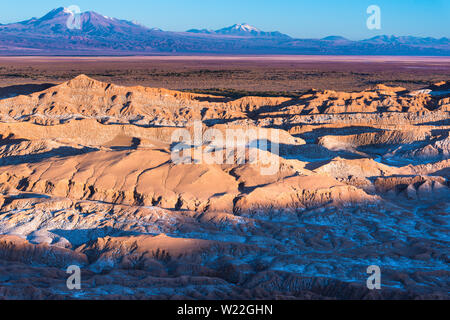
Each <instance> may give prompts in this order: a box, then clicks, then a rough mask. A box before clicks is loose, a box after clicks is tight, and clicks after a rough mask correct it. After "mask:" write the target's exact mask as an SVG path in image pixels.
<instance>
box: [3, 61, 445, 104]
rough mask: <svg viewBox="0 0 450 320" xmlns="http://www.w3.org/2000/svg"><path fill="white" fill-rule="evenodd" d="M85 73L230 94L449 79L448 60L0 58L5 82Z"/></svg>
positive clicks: (418, 83) (416, 83)
mask: <svg viewBox="0 0 450 320" xmlns="http://www.w3.org/2000/svg"><path fill="white" fill-rule="evenodd" d="M79 74H86V75H88V76H92V77H95V78H96V79H98V80H101V81H105V82H114V83H116V84H120V85H128V86H134V85H141V86H145V87H158V88H167V89H175V90H186V89H188V90H189V89H190V90H192V89H194V90H195V89H201V90H200V91H202V90H203V91H204V90H205V89H212V90H211V91H212V92H215V91H217V90H221V89H223V90H225V92H222V94H223V93H225V94H231V95H232V94H234V95H236V94H237V95H243V94H248V93H261V92H271V93H272V94H278V95H281V94H282V93H284V94H286V93H291V94H292V93H296V92H303V91H306V90H309V89H311V88H315V89H319V90H339V91H361V90H364V89H366V88H368V87H370V86H373V85H376V84H379V83H382V84H386V85H392V86H402V87H405V88H406V89H408V90H414V89H419V88H421V87H424V86H427V85H429V84H430V83H435V82H439V81H442V80H446V79H449V78H450V58H448V57H383V56H376V57H367V56H325V57H324V56H243V57H239V56H238V57H234V56H231V57H230V56H229V57H227V56H172V57H164V56H152V57H0V86H1V87H7V86H11V85H19V84H20V85H23V84H41V83H52V84H59V83H61V82H64V81H67V80H70V79H72V78H74V77H76V76H78V75H79Z"/></svg>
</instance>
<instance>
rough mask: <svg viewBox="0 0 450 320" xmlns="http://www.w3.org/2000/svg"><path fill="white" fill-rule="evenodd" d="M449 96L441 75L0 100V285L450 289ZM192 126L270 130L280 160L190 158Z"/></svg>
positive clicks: (343, 291) (75, 89)
mask: <svg viewBox="0 0 450 320" xmlns="http://www.w3.org/2000/svg"><path fill="white" fill-rule="evenodd" d="M448 106H449V95H448V84H447V83H439V84H436V85H434V86H432V87H430V88H429V89H427V90H421V91H417V92H408V91H407V90H405V89H403V88H393V87H388V86H384V85H378V86H376V87H374V88H370V89H367V90H366V91H363V92H353V93H346V92H335V91H311V92H309V93H307V94H304V95H303V96H300V97H298V98H283V97H276V98H270V97H244V98H240V99H232V98H227V97H217V96H211V95H201V94H194V93H185V92H178V91H172V90H166V89H157V88H144V87H121V86H117V85H114V84H107V83H102V82H99V81H96V80H94V79H91V78H89V77H87V76H83V75H81V76H79V77H77V78H75V79H73V80H71V81H69V82H66V83H63V84H61V85H58V86H54V87H50V88H48V89H46V90H44V91H39V92H35V93H32V94H30V95H19V96H16V97H11V98H7V99H3V100H1V101H0V120H1V122H0V135H1V140H0V191H1V195H0V208H1V209H0V279H1V281H0V294H1V296H3V297H6V298H11V299H14V298H31V299H60V298H67V297H71V298H98V299H104V298H123V299H127V298H142V299H149V298H150V299H177V298H193V299H270V298H299V299H317V298H337V299H373V298H375V299H391V298H402V299H413V298H430V299H431V298H433V299H434V298H449V296H448V292H449V288H450V282H449V279H450V268H449V256H448V253H449V250H448V248H449V244H450V239H449V213H450V192H449V182H448V179H449V174H450V159H449V154H450V149H449V148H450V147H449V146H450V144H449V128H450V122H449V109H448ZM199 121H200V122H201V123H200V132H201V133H204V132H206V131H207V130H210V129H215V130H216V131H215V132H219V133H221V134H224V135H225V133H227V132H228V131H227V130H241V131H240V132H241V133H242V134H246V133H248V132H249V131H251V130H261V131H258V132H263V133H264V134H265V136H266V137H268V139H269V140H270V139H271V138H270V137H272V136H274V134H276V136H277V137H279V139H278V140H279V141H278V142H279V143H278V149H277V152H274V151H273V149H270V148H269V149H268V150H259V151H261V152H262V153H263V154H266V155H267V154H269V155H270V159H272V160H276V170H275V171H273V172H271V173H270V174H264V170H261V169H262V168H263V167H264V166H265V165H264V163H263V162H262V161H255V162H250V161H245V160H248V159H247V158H248V156H249V154H251V152H252V151H253V150H252V149H254V148H259V147H258V146H260V145H259V144H257V145H256V146H257V147H255V145H253V144H248V145H245V146H244V151H243V158H244V159H239V157H237V156H236V155H235V154H234V153H233V154H229V153H227V152H225V153H224V154H223V160H224V161H223V163H220V162H217V163H205V162H204V161H200V158H201V157H199V154H200V155H201V154H202V153H205V152H210V151H206V150H209V149H208V148H210V141H209V140H208V139H207V138H204V137H205V136H203V138H202V139H200V140H198V141H194V140H195V139H193V141H192V145H190V146H189V148H187V149H186V151H187V152H188V155H189V156H188V158H189V160H191V161H190V162H189V163H177V162H174V161H173V157H172V155H173V152H174V143H173V140H172V137H173V135H174V132H176V131H177V130H179V129H185V130H186V132H188V133H189V134H192V135H195V134H196V129H195V128H196V127H195V122H197V123H198V122H199ZM267 142H269V143H268V144H269V145H270V144H274V143H275V142H274V141H272V140H270V141H267ZM214 152H217V148H216V150H215V151H214ZM230 159H231V160H232V161H229V160H230ZM240 160H244V161H240ZM70 265H77V266H79V267H80V268H81V269H82V290H81V291H71V290H69V289H68V288H67V287H66V279H67V277H68V275H67V274H66V268H67V267H68V266H70ZM370 265H378V266H379V267H380V268H381V271H382V287H383V290H381V291H370V290H368V289H367V287H366V280H367V277H368V276H369V275H368V274H367V273H366V270H367V267H368V266H370Z"/></svg>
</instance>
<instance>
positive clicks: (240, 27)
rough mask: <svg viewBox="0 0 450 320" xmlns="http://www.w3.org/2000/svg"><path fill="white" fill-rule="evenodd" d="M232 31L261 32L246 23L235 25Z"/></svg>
mask: <svg viewBox="0 0 450 320" xmlns="http://www.w3.org/2000/svg"><path fill="white" fill-rule="evenodd" d="M232 29H234V30H239V31H245V32H252V31H254V32H260V31H261V30H259V29H258V28H255V27H253V26H251V25H249V24H247V23H242V24H235V25H234V26H233V27H232Z"/></svg>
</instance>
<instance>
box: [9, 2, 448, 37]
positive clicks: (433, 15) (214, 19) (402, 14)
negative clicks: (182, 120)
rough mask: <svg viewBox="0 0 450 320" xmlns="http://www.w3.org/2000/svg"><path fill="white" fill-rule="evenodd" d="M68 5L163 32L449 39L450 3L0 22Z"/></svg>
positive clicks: (93, 6) (20, 6)
mask: <svg viewBox="0 0 450 320" xmlns="http://www.w3.org/2000/svg"><path fill="white" fill-rule="evenodd" d="M373 4H374V5H378V6H379V7H380V8H381V23H382V25H381V30H369V29H368V28H367V27H366V20H367V18H368V14H367V13H366V9H367V7H368V6H369V5H373ZM70 5H78V6H79V7H80V8H81V10H82V11H96V12H98V13H101V14H103V15H107V16H110V17H116V18H121V19H126V20H136V21H138V22H140V23H142V24H144V25H146V26H148V27H158V28H161V29H163V30H168V31H185V30H187V29H190V28H208V29H219V28H222V27H225V26H229V25H232V24H234V23H242V22H246V23H249V24H251V25H254V26H256V27H258V28H260V29H262V30H265V31H274V30H278V31H281V32H283V33H287V34H289V35H291V36H294V37H301V38H318V37H325V36H328V35H342V36H345V37H347V38H350V39H355V40H356V39H362V38H369V37H373V36H375V35H379V34H388V35H392V34H393V35H414V36H433V37H443V36H445V37H450V0H315V1H311V0H308V1H304V0H276V1H266V0H226V1H225V0H220V1H218V0H158V1H154V0H126V1H123V0H69V1H53V0H40V1H34V0H8V1H6V0H4V1H1V2H0V23H10V22H16V21H20V20H25V19H29V18H31V17H40V16H42V15H44V14H45V13H47V12H48V11H50V10H51V9H53V8H56V7H68V6H70Z"/></svg>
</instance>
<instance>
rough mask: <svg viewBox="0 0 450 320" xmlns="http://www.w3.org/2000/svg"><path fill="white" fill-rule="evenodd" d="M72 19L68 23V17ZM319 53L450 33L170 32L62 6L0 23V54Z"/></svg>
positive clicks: (447, 46) (432, 44) (399, 45)
mask: <svg viewBox="0 0 450 320" xmlns="http://www.w3.org/2000/svg"><path fill="white" fill-rule="evenodd" d="M68 21H69V22H70V23H69V24H68V23H67V22H68ZM144 54H148V55H151V54H318V55H442V56H449V55H450V39H448V38H441V39H435V38H420V37H412V36H407V37H395V36H377V37H373V38H371V39H366V40H361V41H352V40H348V39H346V38H343V37H340V36H330V37H326V38H323V39H294V38H291V37H290V36H288V35H285V34H283V33H280V32H278V31H272V32H266V31H262V30H259V29H258V28H255V27H253V26H251V25H249V24H235V25H233V26H231V27H227V28H223V29H220V30H215V31H213V30H206V29H191V30H188V31H186V32H169V31H162V30H160V29H157V28H153V29H150V28H147V27H145V26H143V25H140V24H138V23H135V22H131V21H126V20H119V19H115V18H110V17H106V16H103V15H101V14H98V13H96V12H92V11H89V12H84V13H81V14H80V15H78V16H74V14H73V13H72V12H71V11H69V10H67V9H65V8H57V9H54V10H52V11H51V12H49V13H48V14H46V15H45V16H43V17H41V18H32V19H29V20H26V21H22V22H17V23H10V24H0V55H144Z"/></svg>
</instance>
